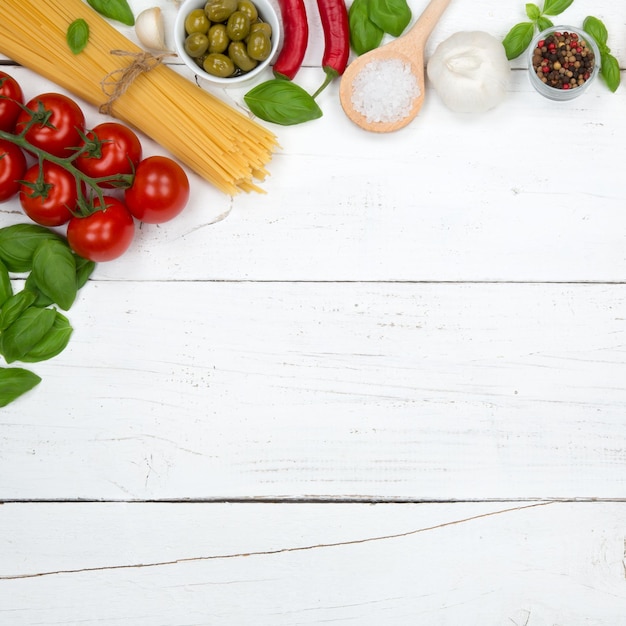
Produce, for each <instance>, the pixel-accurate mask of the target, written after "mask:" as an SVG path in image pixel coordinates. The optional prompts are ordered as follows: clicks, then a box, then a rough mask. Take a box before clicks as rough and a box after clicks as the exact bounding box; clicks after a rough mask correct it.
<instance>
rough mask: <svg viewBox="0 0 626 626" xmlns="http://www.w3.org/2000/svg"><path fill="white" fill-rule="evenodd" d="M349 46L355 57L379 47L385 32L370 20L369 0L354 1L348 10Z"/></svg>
mask: <svg viewBox="0 0 626 626" xmlns="http://www.w3.org/2000/svg"><path fill="white" fill-rule="evenodd" d="M348 24H349V26H350V46H352V49H353V50H354V51H355V52H356V54H357V55H361V54H364V53H365V52H369V51H370V50H373V49H374V48H378V46H380V43H381V41H382V40H383V36H384V34H385V32H384V31H383V29H382V28H380V27H379V26H377V25H376V24H375V23H374V22H372V20H371V19H370V15H369V0H354V2H353V3H352V4H351V5H350V9H349V10H348Z"/></svg>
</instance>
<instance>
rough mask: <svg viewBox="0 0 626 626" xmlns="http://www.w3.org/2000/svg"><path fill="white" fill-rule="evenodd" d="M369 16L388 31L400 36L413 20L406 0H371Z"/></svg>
mask: <svg viewBox="0 0 626 626" xmlns="http://www.w3.org/2000/svg"><path fill="white" fill-rule="evenodd" d="M369 18H370V20H371V21H372V22H374V24H376V26H378V27H379V28H382V29H383V30H384V31H385V32H386V33H389V34H390V35H393V36H394V37H399V36H400V35H401V34H402V32H403V31H404V29H405V28H406V27H407V26H408V24H409V22H410V21H411V9H410V8H409V5H408V4H407V2H406V0H370V4H369Z"/></svg>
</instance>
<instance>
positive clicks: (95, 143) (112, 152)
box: [74, 122, 142, 189]
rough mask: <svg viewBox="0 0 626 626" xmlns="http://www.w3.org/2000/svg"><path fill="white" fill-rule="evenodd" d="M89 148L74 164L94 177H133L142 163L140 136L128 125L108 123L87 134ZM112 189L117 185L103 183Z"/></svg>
mask: <svg viewBox="0 0 626 626" xmlns="http://www.w3.org/2000/svg"><path fill="white" fill-rule="evenodd" d="M86 135H87V138H88V140H89V142H90V146H91V147H90V149H88V150H87V151H86V152H83V153H82V154H81V155H80V156H79V157H77V159H76V160H75V161H74V165H76V167H77V168H78V169H79V170H80V171H81V172H83V173H84V174H87V176H90V177H91V178H104V177H106V178H110V177H112V176H115V175H116V174H132V173H133V172H134V171H135V169H136V168H137V165H139V161H141V156H142V147H141V142H140V140H139V137H137V135H136V134H135V133H134V132H133V131H132V130H131V129H130V128H128V127H127V126H124V125H123V124H118V123H117V122H105V123H103V124H99V125H98V126H96V127H95V128H93V129H92V130H89V131H87V133H86ZM100 186H101V187H104V188H107V189H111V188H113V187H115V185H113V184H111V183H107V182H102V183H100Z"/></svg>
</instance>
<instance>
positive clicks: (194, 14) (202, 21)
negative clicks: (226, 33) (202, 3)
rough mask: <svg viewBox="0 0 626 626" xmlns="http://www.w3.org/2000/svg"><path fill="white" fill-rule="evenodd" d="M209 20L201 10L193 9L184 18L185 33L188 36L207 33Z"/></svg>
mask: <svg viewBox="0 0 626 626" xmlns="http://www.w3.org/2000/svg"><path fill="white" fill-rule="evenodd" d="M209 26H211V22H209V18H208V17H207V16H206V13H205V12H204V10H203V9H194V10H193V11H191V12H190V13H189V15H188V16H187V17H186V18H185V32H186V33H187V34H188V35H191V33H205V34H206V33H207V32H208V31H209Z"/></svg>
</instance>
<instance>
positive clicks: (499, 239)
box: [0, 69, 626, 281]
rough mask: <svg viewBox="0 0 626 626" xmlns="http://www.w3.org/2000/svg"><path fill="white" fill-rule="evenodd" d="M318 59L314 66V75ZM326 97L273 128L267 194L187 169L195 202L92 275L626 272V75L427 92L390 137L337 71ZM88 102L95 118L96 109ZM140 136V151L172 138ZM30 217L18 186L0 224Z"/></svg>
mask: <svg viewBox="0 0 626 626" xmlns="http://www.w3.org/2000/svg"><path fill="white" fill-rule="evenodd" d="M316 74H317V72H315V70H308V71H307V77H308V79H309V82H310V83H311V85H314V84H316V81H317V78H316ZM15 75H16V77H17V78H19V79H21V81H22V82H23V84H25V85H28V88H27V91H28V92H29V93H30V94H31V95H35V94H36V93H38V92H41V91H43V90H48V89H51V88H54V85H53V84H52V83H47V82H46V81H42V80H41V79H39V78H38V77H36V76H35V75H34V74H32V73H31V72H28V71H27V70H23V69H19V70H16V71H15ZM233 97H234V98H235V104H236V101H237V96H233ZM321 98H322V100H321V104H322V106H323V109H324V112H325V115H324V117H323V118H322V119H321V120H319V121H316V122H313V123H311V124H304V125H302V126H300V127H289V128H286V127H278V128H277V129H276V132H277V133H278V136H279V139H280V141H281V145H282V150H281V152H280V153H279V154H277V155H276V156H275V158H274V159H273V161H272V162H271V163H270V167H269V169H270V172H271V176H270V178H269V179H268V180H267V181H266V182H265V183H264V185H263V186H264V189H265V190H266V191H267V193H266V194H261V195H259V194H252V195H245V196H238V197H236V198H235V199H234V200H231V199H230V198H228V197H226V196H224V195H222V194H221V193H220V192H218V191H217V190H215V189H213V188H212V187H210V186H209V185H208V184H206V183H203V182H202V181H200V179H199V178H197V177H195V176H192V200H191V202H190V204H189V206H188V207H187V209H186V211H185V212H184V213H183V214H182V215H181V216H179V217H178V218H177V219H176V220H174V221H173V222H170V223H168V224H165V225H162V226H153V225H152V226H151V225H144V226H143V227H142V229H141V232H140V234H139V236H138V238H137V241H136V244H135V246H134V247H133V249H132V250H131V252H130V253H129V254H128V255H126V256H125V257H124V258H123V259H121V260H119V261H115V262H113V263H109V264H103V265H101V266H100V268H99V269H98V276H99V277H101V278H106V279H115V280H127V279H135V280H151V279H170V278H176V279H184V280H194V279H207V278H209V279H218V280H230V279H239V278H245V279H250V280H336V279H339V280H437V281H438V280H468V281H474V280H521V281H546V280H548V281H573V280H574V281H575V280H584V281H593V280H600V281H621V280H623V279H624V276H626V255H625V254H624V252H623V251H624V249H626V212H624V210H623V207H624V206H626V187H625V186H624V185H623V183H622V174H621V170H622V165H621V164H622V163H624V162H625V161H626V119H625V118H624V116H623V115H622V112H623V111H624V110H625V109H626V90H624V89H621V90H619V91H618V92H617V93H616V94H610V93H609V92H608V90H606V88H604V87H603V86H602V85H596V88H595V89H594V90H593V91H592V92H591V93H589V94H586V95H585V96H584V97H583V98H581V99H580V102H578V101H576V102H575V103H567V104H555V103H553V102H548V101H546V100H544V99H542V98H541V97H540V96H538V95H537V94H535V93H532V92H531V87H530V85H529V84H528V81H527V76H526V73H525V72H515V73H514V83H513V91H512V92H511V94H510V97H509V98H508V100H507V101H506V102H505V103H504V104H503V105H502V106H501V107H499V108H498V109H496V110H495V111H493V112H491V113H489V114H488V115H485V116H482V117H478V118H476V117H472V118H466V117H463V116H455V115H453V114H452V113H450V112H449V111H447V110H445V109H444V108H443V105H441V103H440V102H438V100H437V99H436V96H434V95H431V97H430V98H429V99H428V102H427V103H426V105H425V108H424V110H423V113H422V115H421V116H420V117H419V118H418V120H416V122H415V123H414V124H413V125H411V127H409V128H408V129H405V130H403V131H401V132H400V133H397V134H394V135H391V136H389V135H385V136H382V137H381V136H373V135H371V134H368V133H366V132H365V131H361V130H360V129H358V128H357V127H355V126H353V125H351V123H349V122H348V120H347V118H346V117H345V115H344V114H343V112H342V111H341V110H340V106H339V103H338V99H337V97H336V85H335V86H333V87H332V88H331V89H329V91H328V92H325V93H324V94H323V96H322V97H321ZM85 108H86V110H87V111H88V114H89V121H91V122H92V123H94V122H96V121H102V119H103V118H102V117H101V116H99V115H98V114H97V112H96V111H95V109H93V107H87V106H86V107H85ZM563 119H567V123H566V124H565V122H563ZM144 142H145V145H146V153H155V152H163V151H162V150H160V149H159V148H158V146H156V145H155V144H154V143H152V142H149V141H147V140H145V139H144ZM562 153H565V154H567V155H568V156H567V157H560V156H558V155H559V154H562ZM562 159H566V161H567V165H565V164H563V165H561V164H560V163H561V161H562ZM551 163H552V164H551ZM229 212H230V215H228V214H229ZM225 215H228V218H227V219H225V220H223V221H219V220H220V219H221V218H222V217H224V216H225ZM24 219H25V217H24V216H23V214H22V213H21V210H20V207H19V204H18V203H17V201H10V202H7V203H4V204H2V205H1V206H0V225H6V224H8V223H14V222H20V221H23V220H24ZM216 221H217V222H218V223H215V222H216ZM211 224H212V226H210V225H211ZM209 226H210V227H209ZM61 230H62V229H61Z"/></svg>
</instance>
